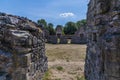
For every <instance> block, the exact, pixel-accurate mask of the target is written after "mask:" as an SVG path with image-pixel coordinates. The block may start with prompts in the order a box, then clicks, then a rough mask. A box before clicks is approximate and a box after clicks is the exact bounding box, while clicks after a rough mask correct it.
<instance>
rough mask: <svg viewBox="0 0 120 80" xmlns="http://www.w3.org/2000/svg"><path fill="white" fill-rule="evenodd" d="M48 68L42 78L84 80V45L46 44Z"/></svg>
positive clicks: (48, 79)
mask: <svg viewBox="0 0 120 80" xmlns="http://www.w3.org/2000/svg"><path fill="white" fill-rule="evenodd" d="M46 55H47V57H48V67H49V70H48V72H46V74H45V76H44V78H43V80H85V79H84V60H85V55H86V45H78V44H46Z"/></svg>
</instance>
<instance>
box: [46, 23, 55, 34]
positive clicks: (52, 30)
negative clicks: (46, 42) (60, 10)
mask: <svg viewBox="0 0 120 80" xmlns="http://www.w3.org/2000/svg"><path fill="white" fill-rule="evenodd" d="M53 26H54V25H53V24H52V23H48V26H47V30H48V31H49V33H50V35H55V29H54V28H53Z"/></svg>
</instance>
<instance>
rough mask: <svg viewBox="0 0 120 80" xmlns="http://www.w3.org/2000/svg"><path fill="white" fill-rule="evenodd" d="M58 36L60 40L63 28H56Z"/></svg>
mask: <svg viewBox="0 0 120 80" xmlns="http://www.w3.org/2000/svg"><path fill="white" fill-rule="evenodd" d="M56 36H57V37H58V38H60V37H61V36H62V27H61V26H57V27H56Z"/></svg>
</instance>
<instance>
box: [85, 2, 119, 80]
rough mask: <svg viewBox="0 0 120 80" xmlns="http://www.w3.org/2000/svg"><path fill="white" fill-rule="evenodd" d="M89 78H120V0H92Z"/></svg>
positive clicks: (87, 65) (86, 75)
mask: <svg viewBox="0 0 120 80" xmlns="http://www.w3.org/2000/svg"><path fill="white" fill-rule="evenodd" d="M87 24H88V44H87V46H88V47H87V55H86V61H85V62H86V63H85V78H86V80H120V0H90V3H89V5H88V13H87Z"/></svg>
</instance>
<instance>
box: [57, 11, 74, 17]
mask: <svg viewBox="0 0 120 80" xmlns="http://www.w3.org/2000/svg"><path fill="white" fill-rule="evenodd" d="M59 16H60V17H64V18H66V17H73V16H75V14H74V13H72V12H68V13H61V14H60V15H59Z"/></svg>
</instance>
